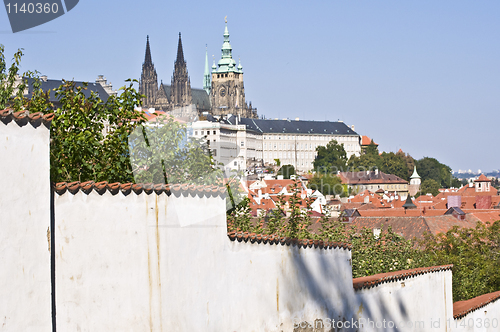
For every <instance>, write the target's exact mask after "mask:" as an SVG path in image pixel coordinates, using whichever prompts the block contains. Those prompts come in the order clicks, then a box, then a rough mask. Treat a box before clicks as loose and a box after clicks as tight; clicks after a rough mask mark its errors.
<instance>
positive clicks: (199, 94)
mask: <svg viewBox="0 0 500 332" xmlns="http://www.w3.org/2000/svg"><path fill="white" fill-rule="evenodd" d="M161 87H163V91H165V95H166V96H167V99H168V101H169V102H171V100H170V89H171V86H170V85H167V84H162V85H161ZM191 98H192V102H193V104H196V108H197V109H198V110H209V109H210V96H209V95H208V94H207V92H206V91H205V90H203V89H195V88H191Z"/></svg>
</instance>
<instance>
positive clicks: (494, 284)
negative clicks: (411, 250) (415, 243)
mask: <svg viewBox="0 0 500 332" xmlns="http://www.w3.org/2000/svg"><path fill="white" fill-rule="evenodd" d="M499 234H500V221H496V222H494V223H493V224H489V223H487V224H486V225H484V224H482V223H480V222H479V223H477V224H476V227H475V228H459V227H458V226H455V227H453V228H452V229H450V230H449V231H447V232H446V233H444V234H438V235H431V234H427V235H426V237H425V238H424V239H423V240H422V241H420V246H421V247H422V251H421V257H422V259H423V264H425V265H426V266H433V265H444V264H453V286H452V288H453V300H454V301H462V300H468V299H470V298H473V297H476V296H479V295H482V294H487V293H491V292H494V291H498V290H500V275H499V274H498V266H499V265H500V235H499Z"/></svg>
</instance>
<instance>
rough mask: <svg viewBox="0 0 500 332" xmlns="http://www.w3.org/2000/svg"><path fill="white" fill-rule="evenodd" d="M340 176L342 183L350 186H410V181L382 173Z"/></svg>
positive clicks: (352, 173)
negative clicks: (391, 184) (392, 184)
mask: <svg viewBox="0 0 500 332" xmlns="http://www.w3.org/2000/svg"><path fill="white" fill-rule="evenodd" d="M338 176H339V177H340V179H341V180H342V183H347V184H350V185H357V184H386V183H396V184H408V181H405V180H403V179H401V178H400V177H398V176H396V175H394V174H386V173H384V172H380V171H368V172H339V174H338Z"/></svg>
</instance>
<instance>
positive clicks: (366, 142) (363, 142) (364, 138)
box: [361, 136, 378, 146]
mask: <svg viewBox="0 0 500 332" xmlns="http://www.w3.org/2000/svg"><path fill="white" fill-rule="evenodd" d="M371 143H372V139H371V138H370V137H368V136H361V145H370V144H371ZM373 144H375V145H376V146H378V144H377V143H375V142H373Z"/></svg>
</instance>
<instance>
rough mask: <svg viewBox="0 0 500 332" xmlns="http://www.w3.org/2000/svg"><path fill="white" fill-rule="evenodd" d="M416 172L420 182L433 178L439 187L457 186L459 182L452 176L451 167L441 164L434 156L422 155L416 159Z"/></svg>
mask: <svg viewBox="0 0 500 332" xmlns="http://www.w3.org/2000/svg"><path fill="white" fill-rule="evenodd" d="M416 165H417V170H418V174H419V175H420V177H421V179H422V182H423V181H425V180H427V179H433V180H434V181H436V182H437V183H438V184H439V187H440V188H450V187H452V186H454V187H459V186H460V182H459V181H458V180H457V179H456V178H454V177H453V175H452V173H451V168H450V167H449V166H447V165H444V164H441V163H440V162H439V161H437V160H436V159H434V158H429V157H424V158H422V159H419V160H417V161H416Z"/></svg>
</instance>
